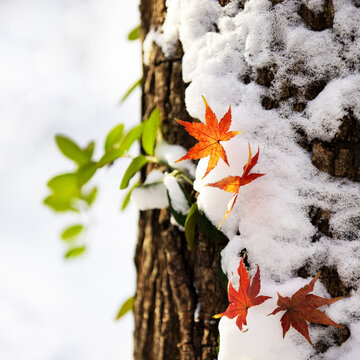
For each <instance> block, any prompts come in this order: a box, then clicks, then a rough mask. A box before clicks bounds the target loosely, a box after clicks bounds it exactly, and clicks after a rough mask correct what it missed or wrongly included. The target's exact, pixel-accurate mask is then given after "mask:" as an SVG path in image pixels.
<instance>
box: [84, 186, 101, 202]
mask: <svg viewBox="0 0 360 360" xmlns="http://www.w3.org/2000/svg"><path fill="white" fill-rule="evenodd" d="M97 192H98V189H97V187H94V188H93V189H92V190H91V191H90V192H89V194H87V195H85V196H83V199H84V200H85V201H86V202H87V203H88V205H89V206H91V205H92V204H93V202H94V201H95V199H96V195H97Z"/></svg>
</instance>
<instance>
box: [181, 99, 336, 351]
mask: <svg viewBox="0 0 360 360" xmlns="http://www.w3.org/2000/svg"><path fill="white" fill-rule="evenodd" d="M203 100H204V103H205V124H203V123H190V122H186V121H182V120H177V122H178V123H179V124H181V125H183V126H184V127H185V129H186V130H187V131H188V133H189V134H190V135H192V136H193V137H194V138H196V139H197V140H198V141H199V142H198V143H197V144H195V146H193V147H192V148H191V149H190V150H189V151H188V152H187V153H186V155H185V156H183V157H182V158H180V159H179V160H177V161H182V160H187V159H194V160H196V159H202V158H204V157H207V156H209V162H208V166H207V169H206V172H205V174H204V176H203V177H202V178H204V177H205V176H206V175H207V174H209V172H210V171H211V170H213V169H214V168H215V166H216V165H217V163H218V162H219V160H220V158H222V159H223V161H224V162H225V163H226V164H227V165H228V166H229V162H228V159H227V156H226V152H225V149H224V148H223V146H222V145H221V144H220V141H228V140H230V139H231V138H233V137H234V136H236V135H238V134H239V133H240V132H241V131H229V129H230V126H231V106H229V110H228V111H227V112H226V114H225V115H224V116H223V118H222V119H221V120H220V122H218V120H217V118H216V116H215V114H214V112H213V111H212V110H211V108H210V106H209V104H208V103H207V101H206V100H205V98H204V97H203ZM259 153H260V149H259V148H258V151H257V153H256V154H255V155H254V156H252V153H251V147H250V144H249V157H248V160H247V163H246V164H245V166H244V167H243V173H242V175H241V176H239V175H237V176H227V177H225V178H223V179H221V180H219V181H216V182H214V183H209V184H207V186H211V187H216V188H219V189H221V190H224V191H227V192H230V193H232V194H233V197H232V198H231V200H230V201H229V203H228V206H227V211H226V213H225V216H224V218H223V219H222V221H221V223H220V226H221V225H222V223H223V222H224V221H225V219H226V218H227V216H228V215H229V214H230V212H231V210H232V209H233V207H234V204H235V202H236V200H237V197H238V195H239V190H240V187H241V186H244V185H246V184H249V183H251V182H252V181H254V180H255V179H257V178H258V177H260V176H263V175H265V174H258V173H250V172H251V170H252V169H253V167H254V166H255V165H256V164H257V162H258V159H259ZM220 226H219V228H220ZM238 274H239V287H238V290H235V289H234V287H233V285H232V283H231V281H229V285H228V298H229V306H228V308H227V309H226V310H225V312H223V313H221V314H217V315H214V318H220V317H223V316H226V317H228V318H230V319H234V318H236V325H237V326H238V328H239V329H240V330H241V331H243V330H242V329H243V325H247V323H246V317H247V314H248V310H249V309H250V308H251V307H253V306H257V305H260V304H262V303H263V302H264V301H266V300H268V299H270V298H271V297H269V296H264V295H259V292H260V289H261V282H260V268H259V266H258V265H257V271H256V274H255V276H254V278H253V279H252V282H251V283H250V278H249V274H248V272H247V270H246V268H245V266H244V258H243V259H241V261H240V264H239V267H238ZM319 276H320V273H319V274H317V275H316V276H315V277H314V278H313V279H312V280H311V281H310V283H309V284H307V285H305V286H304V287H302V288H301V289H299V290H298V291H297V292H295V293H294V294H293V295H292V296H291V298H289V297H283V296H281V295H280V294H279V293H278V301H277V305H278V307H277V308H276V309H275V310H274V311H273V312H272V313H271V314H269V315H275V314H277V313H278V312H280V311H285V313H284V315H283V316H282V317H281V319H280V322H281V326H282V329H283V337H285V335H286V333H287V332H288V331H289V329H290V327H293V328H294V329H295V330H297V331H298V332H299V333H300V334H301V335H303V336H304V337H305V338H306V340H307V341H308V342H309V343H310V344H312V343H311V339H310V336H309V329H308V322H309V323H317V324H323V325H331V326H336V327H340V328H342V326H341V325H339V324H337V323H335V322H334V321H333V320H331V319H330V318H328V317H327V316H326V315H325V314H324V313H323V312H321V311H320V310H318V309H317V308H318V307H320V306H323V305H329V304H332V303H334V302H335V301H338V300H339V299H341V297H338V298H334V299H326V298H322V297H320V296H317V295H314V294H310V293H311V292H312V291H313V290H314V285H315V282H316V280H317V279H318V278H319ZM245 331H247V330H245Z"/></svg>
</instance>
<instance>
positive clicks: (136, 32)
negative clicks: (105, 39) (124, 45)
mask: <svg viewBox="0 0 360 360" xmlns="http://www.w3.org/2000/svg"><path fill="white" fill-rule="evenodd" d="M137 39H140V25H138V26H136V27H134V28H133V29H132V30H131V31H130V32H129V34H128V40H130V41H134V40H137Z"/></svg>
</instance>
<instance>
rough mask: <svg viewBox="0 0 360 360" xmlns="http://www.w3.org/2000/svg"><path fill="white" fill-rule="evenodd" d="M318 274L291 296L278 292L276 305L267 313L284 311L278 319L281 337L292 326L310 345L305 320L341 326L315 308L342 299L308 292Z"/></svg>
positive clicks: (312, 288) (311, 288)
mask: <svg viewBox="0 0 360 360" xmlns="http://www.w3.org/2000/svg"><path fill="white" fill-rule="evenodd" d="M319 276H320V273H318V274H317V275H316V276H315V277H314V278H313V279H312V280H311V281H310V283H309V284H307V285H305V286H304V287H302V288H301V289H300V290H298V291H297V292H296V293H295V294H294V295H293V296H292V297H291V298H289V297H282V296H281V295H280V294H279V293H278V296H279V299H278V301H277V305H278V307H277V308H276V309H275V310H274V311H273V312H272V313H271V314H269V315H275V314H277V313H278V312H279V311H286V312H285V314H284V315H283V316H282V318H281V319H280V321H281V326H282V328H283V337H285V334H286V333H287V332H288V330H289V329H290V326H292V327H293V328H294V329H295V330H297V331H298V332H299V333H300V334H301V335H303V336H304V337H305V338H306V340H307V341H308V342H309V343H310V344H311V345H312V342H311V340H310V336H309V329H308V325H307V322H311V323H316V324H323V325H331V326H336V327H339V328H343V326H341V325H339V324H337V323H336V322H334V321H332V320H331V319H330V318H328V317H327V316H326V315H325V314H324V313H323V312H321V311H320V310H317V308H318V307H320V306H323V305H328V304H332V303H334V302H335V301H338V300H340V299H342V297H337V298H334V299H326V298H323V297H320V296H316V295H313V294H309V293H310V292H311V291H313V290H314V285H315V282H316V280H317V279H318V278H319Z"/></svg>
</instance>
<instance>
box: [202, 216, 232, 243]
mask: <svg viewBox="0 0 360 360" xmlns="http://www.w3.org/2000/svg"><path fill="white" fill-rule="evenodd" d="M197 222H198V224H199V226H200V229H201V230H202V231H203V232H204V234H205V235H206V236H207V237H208V238H209V239H210V240H212V241H213V242H215V243H217V244H227V243H228V238H227V237H226V236H225V235H224V233H223V232H222V231H220V230H218V229H217V228H216V227H215V226H214V225H213V224H212V222H211V221H210V220H209V219H208V218H207V217H206V215H205V214H204V213H202V212H201V211H198V220H197Z"/></svg>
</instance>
